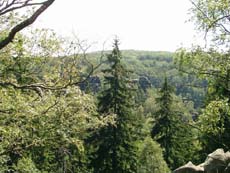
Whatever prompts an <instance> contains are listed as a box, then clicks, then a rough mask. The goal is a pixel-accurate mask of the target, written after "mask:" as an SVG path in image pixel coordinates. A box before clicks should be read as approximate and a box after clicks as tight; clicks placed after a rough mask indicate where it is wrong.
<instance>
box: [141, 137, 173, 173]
mask: <svg viewBox="0 0 230 173" xmlns="http://www.w3.org/2000/svg"><path fill="white" fill-rule="evenodd" d="M139 148H140V149H139V154H138V158H139V159H138V160H139V162H138V169H137V173H149V172H151V173H166V172H169V169H168V166H167V164H166V162H165V160H164V158H163V154H162V149H161V147H160V145H159V144H157V143H156V142H155V141H153V140H152V139H151V138H150V137H146V138H145V139H144V141H141V143H140V147H139Z"/></svg>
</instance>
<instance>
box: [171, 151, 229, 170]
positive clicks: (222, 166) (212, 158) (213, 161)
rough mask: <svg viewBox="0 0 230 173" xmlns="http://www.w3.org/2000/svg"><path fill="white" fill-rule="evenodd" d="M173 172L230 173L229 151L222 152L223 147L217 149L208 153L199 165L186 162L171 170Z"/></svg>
mask: <svg viewBox="0 0 230 173" xmlns="http://www.w3.org/2000/svg"><path fill="white" fill-rule="evenodd" d="M173 172H174V173H201V172H205V173H230V152H226V153H225V152H224V150H223V149H217V150H216V151H214V152H213V153H211V154H209V155H208V157H207V158H206V160H205V162H204V163H202V164H200V165H197V166H196V165H194V164H193V163H192V162H188V163H187V164H186V165H184V166H181V167H179V168H177V169H176V170H174V171H173Z"/></svg>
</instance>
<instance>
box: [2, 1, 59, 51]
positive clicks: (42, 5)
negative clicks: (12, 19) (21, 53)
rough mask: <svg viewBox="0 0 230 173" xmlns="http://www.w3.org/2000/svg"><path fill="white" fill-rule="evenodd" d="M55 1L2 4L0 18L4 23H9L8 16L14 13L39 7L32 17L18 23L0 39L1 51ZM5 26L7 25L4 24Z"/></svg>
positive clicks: (7, 2) (5, 2)
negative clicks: (26, 8) (2, 18)
mask: <svg viewBox="0 0 230 173" xmlns="http://www.w3.org/2000/svg"><path fill="white" fill-rule="evenodd" d="M54 1H55V0H46V1H41V2H39V1H35V0H6V1H3V2H1V4H0V17H4V19H5V20H4V22H9V21H8V20H7V17H9V15H8V14H12V13H13V12H15V11H17V10H19V9H24V8H25V7H32V8H34V7H35V8H36V7H38V8H37V9H36V10H35V11H34V12H33V14H32V15H31V16H30V17H27V18H23V19H21V20H20V22H19V23H17V24H16V25H15V26H11V27H12V28H11V29H10V31H9V32H8V33H6V36H3V37H1V39H0V50H1V49H2V48H4V47H5V46H7V45H8V44H9V43H10V42H12V41H13V39H14V37H15V35H16V34H17V33H18V32H19V31H21V30H23V29H24V28H26V27H28V26H29V25H31V24H32V23H33V22H34V21H35V20H36V19H37V17H38V16H40V15H41V14H42V13H43V12H44V11H45V10H46V9H47V8H48V7H49V6H50V5H52V4H53V2H54ZM4 25H6V24H5V23H4ZM1 32H2V31H1Z"/></svg>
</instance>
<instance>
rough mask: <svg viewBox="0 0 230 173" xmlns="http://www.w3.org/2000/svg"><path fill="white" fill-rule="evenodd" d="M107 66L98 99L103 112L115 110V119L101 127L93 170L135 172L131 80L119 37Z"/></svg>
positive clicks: (114, 172) (99, 171)
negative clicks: (124, 64) (103, 83)
mask: <svg viewBox="0 0 230 173" xmlns="http://www.w3.org/2000/svg"><path fill="white" fill-rule="evenodd" d="M107 58H108V62H109V68H107V69H105V70H104V71H103V72H104V74H105V90H104V91H102V93H101V96H99V98H98V100H99V103H98V111H99V113H101V114H102V115H105V116H106V115H107V114H111V113H112V114H116V116H117V117H116V123H115V124H113V125H108V126H106V127H104V128H102V129H101V130H100V131H99V133H98V136H97V138H98V139H97V142H98V148H97V150H96V153H95V158H93V159H92V166H93V168H94V172H95V173H118V172H122V173H134V172H136V147H135V145H134V139H135V135H134V131H133V130H134V129H133V124H132V123H133V120H132V119H133V115H132V112H131V109H132V107H133V104H132V95H131V90H132V83H131V81H130V79H129V77H130V76H129V71H128V70H126V69H125V67H124V66H123V65H122V63H121V58H122V56H121V53H120V50H119V48H118V40H115V42H114V49H113V51H112V53H111V54H109V55H108V56H107Z"/></svg>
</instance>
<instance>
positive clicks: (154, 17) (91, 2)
mask: <svg viewBox="0 0 230 173" xmlns="http://www.w3.org/2000/svg"><path fill="white" fill-rule="evenodd" d="M190 7H191V3H190V2H189V0H56V1H55V2H54V4H53V5H52V6H50V7H49V9H48V10H47V11H46V12H45V13H44V14H42V16H40V17H39V19H38V21H36V24H35V25H36V26H39V27H45V28H50V29H54V31H55V32H57V33H58V34H60V35H62V36H69V37H72V36H74V37H78V39H80V40H87V42H88V44H93V45H95V46H92V47H93V48H92V49H95V50H96V49H98V50H99V49H101V48H102V47H103V43H104V42H106V45H107V46H108V47H109V46H111V42H112V40H113V39H114V38H115V37H118V38H119V39H120V49H136V50H149V51H175V50H176V49H178V48H180V47H181V46H184V47H189V46H190V45H191V44H192V43H196V42H197V37H196V32H195V30H194V28H195V27H194V25H193V23H191V22H186V21H188V19H189V15H188V10H189V8H190Z"/></svg>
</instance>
